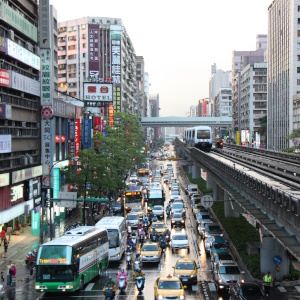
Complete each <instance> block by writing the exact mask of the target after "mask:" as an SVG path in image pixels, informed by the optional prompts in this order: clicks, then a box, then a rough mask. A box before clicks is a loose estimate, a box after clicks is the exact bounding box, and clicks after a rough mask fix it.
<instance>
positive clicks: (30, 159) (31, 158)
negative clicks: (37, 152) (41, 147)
mask: <svg viewBox="0 0 300 300" xmlns="http://www.w3.org/2000/svg"><path fill="white" fill-rule="evenodd" d="M29 163H30V164H33V157H31V156H30V157H29Z"/></svg>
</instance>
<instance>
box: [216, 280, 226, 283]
mask: <svg viewBox="0 0 300 300" xmlns="http://www.w3.org/2000/svg"><path fill="white" fill-rule="evenodd" d="M218 281H219V283H226V281H225V280H223V279H219V280H218Z"/></svg>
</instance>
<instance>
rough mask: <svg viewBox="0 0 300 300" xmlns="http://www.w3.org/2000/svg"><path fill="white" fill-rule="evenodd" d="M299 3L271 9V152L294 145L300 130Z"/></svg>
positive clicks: (285, 1) (277, 0)
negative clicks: (299, 110) (299, 113)
mask: <svg viewBox="0 0 300 300" xmlns="http://www.w3.org/2000/svg"><path fill="white" fill-rule="evenodd" d="M299 20H300V10H299V3H298V1H294V0H292V1H290V0H274V1H273V2H272V4H271V5H270V6H269V9H268V148H269V149H274V150H280V149H283V148H288V147H289V146H291V145H292V143H291V141H289V140H288V139H287V137H288V135H290V134H291V133H292V132H293V130H296V129H297V122H294V120H297V119H298V116H297V115H296V111H295V110H294V111H293V109H294V107H295V105H296V103H295V100H294V96H296V95H297V94H299V93H300V42H299V36H300V30H299Z"/></svg>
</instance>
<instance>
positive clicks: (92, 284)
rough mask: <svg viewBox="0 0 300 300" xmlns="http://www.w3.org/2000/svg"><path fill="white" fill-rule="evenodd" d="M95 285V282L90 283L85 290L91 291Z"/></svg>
mask: <svg viewBox="0 0 300 300" xmlns="http://www.w3.org/2000/svg"><path fill="white" fill-rule="evenodd" d="M94 285H95V283H89V284H88V285H87V287H86V288H85V290H84V291H85V292H87V291H91V290H92V288H93V286H94Z"/></svg>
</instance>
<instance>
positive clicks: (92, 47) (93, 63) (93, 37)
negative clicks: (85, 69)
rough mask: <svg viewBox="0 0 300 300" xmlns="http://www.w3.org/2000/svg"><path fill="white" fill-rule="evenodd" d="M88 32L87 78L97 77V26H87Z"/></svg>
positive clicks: (98, 43)
mask: <svg viewBox="0 0 300 300" xmlns="http://www.w3.org/2000/svg"><path fill="white" fill-rule="evenodd" d="M88 32H89V77H95V78H98V77H99V56H100V55H99V54H100V53H99V51H100V42H99V25H98V24H88Z"/></svg>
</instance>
